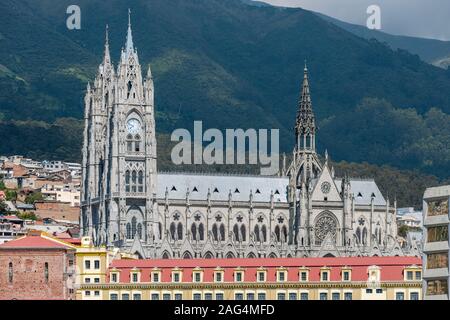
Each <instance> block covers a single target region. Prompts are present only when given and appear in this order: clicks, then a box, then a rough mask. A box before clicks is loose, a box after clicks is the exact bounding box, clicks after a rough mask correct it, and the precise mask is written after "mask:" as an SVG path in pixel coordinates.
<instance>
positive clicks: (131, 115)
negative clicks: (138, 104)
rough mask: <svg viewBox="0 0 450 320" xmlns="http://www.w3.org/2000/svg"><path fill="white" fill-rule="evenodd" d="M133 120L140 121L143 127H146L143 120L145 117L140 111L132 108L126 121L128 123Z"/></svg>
mask: <svg viewBox="0 0 450 320" xmlns="http://www.w3.org/2000/svg"><path fill="white" fill-rule="evenodd" d="M132 118H135V119H137V120H139V122H140V123H141V126H142V127H143V126H144V123H143V120H142V119H143V118H144V115H143V114H142V113H141V111H139V109H137V108H132V109H131V110H130V111H128V113H127V116H126V121H128V120H130V119H132Z"/></svg>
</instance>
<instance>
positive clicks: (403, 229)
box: [398, 225, 409, 238]
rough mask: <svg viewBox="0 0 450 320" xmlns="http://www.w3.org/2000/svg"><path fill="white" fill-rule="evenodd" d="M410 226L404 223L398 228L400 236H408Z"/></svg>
mask: <svg viewBox="0 0 450 320" xmlns="http://www.w3.org/2000/svg"><path fill="white" fill-rule="evenodd" d="M408 230H409V228H408V226H407V225H402V226H400V228H398V235H399V236H400V237H403V238H406V235H407V234H408Z"/></svg>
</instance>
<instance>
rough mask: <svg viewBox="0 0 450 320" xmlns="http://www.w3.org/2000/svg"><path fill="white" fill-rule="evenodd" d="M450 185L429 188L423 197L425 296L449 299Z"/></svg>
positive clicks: (427, 297)
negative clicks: (449, 232) (449, 235)
mask: <svg viewBox="0 0 450 320" xmlns="http://www.w3.org/2000/svg"><path fill="white" fill-rule="evenodd" d="M449 199H450V185H449V186H442V187H435V188H428V189H427V190H426V191H425V194H424V198H423V218H424V219H423V220H424V234H423V235H424V237H423V239H424V240H423V241H424V248H423V252H424V258H423V268H424V274H423V291H424V293H423V294H424V298H425V299H426V300H444V299H445V300H448V299H449V296H450V295H449V291H448V281H449V264H448V255H449V237H448V227H449V222H450V221H449Z"/></svg>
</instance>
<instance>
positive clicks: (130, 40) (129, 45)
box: [125, 9, 134, 55]
mask: <svg viewBox="0 0 450 320" xmlns="http://www.w3.org/2000/svg"><path fill="white" fill-rule="evenodd" d="M133 51H134V45H133V34H132V32H131V10H130V9H128V32H127V42H126V45H125V52H126V53H127V55H129V54H130V53H132V52H133Z"/></svg>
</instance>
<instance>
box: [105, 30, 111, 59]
mask: <svg viewBox="0 0 450 320" xmlns="http://www.w3.org/2000/svg"><path fill="white" fill-rule="evenodd" d="M104 63H105V64H107V63H111V55H110V53H109V27H108V25H106V31H105V58H104Z"/></svg>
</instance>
